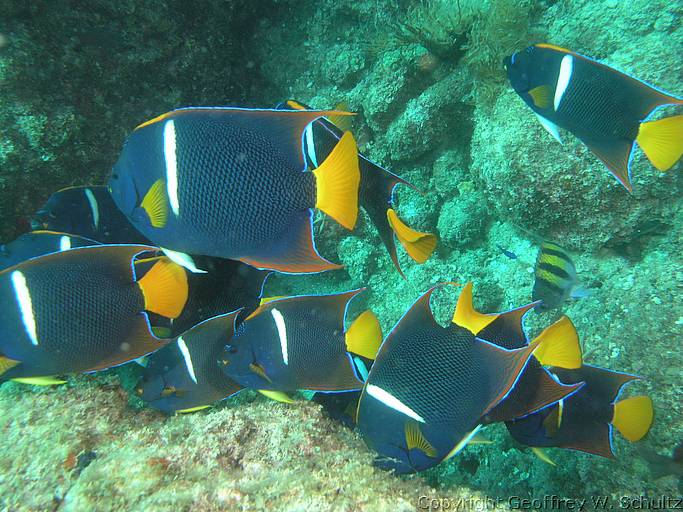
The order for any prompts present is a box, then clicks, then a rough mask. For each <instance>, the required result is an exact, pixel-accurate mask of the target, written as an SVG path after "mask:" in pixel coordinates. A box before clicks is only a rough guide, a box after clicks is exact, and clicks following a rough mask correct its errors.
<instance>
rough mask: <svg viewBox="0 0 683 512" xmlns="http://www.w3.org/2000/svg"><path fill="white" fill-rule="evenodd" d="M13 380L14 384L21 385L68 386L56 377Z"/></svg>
mask: <svg viewBox="0 0 683 512" xmlns="http://www.w3.org/2000/svg"><path fill="white" fill-rule="evenodd" d="M11 380H12V382H19V383H20V384H31V385H32V386H58V385H60V384H66V381H65V380H62V379H59V378H57V377H54V376H46V377H17V378H16V379H11Z"/></svg>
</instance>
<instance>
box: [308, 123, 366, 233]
mask: <svg viewBox="0 0 683 512" xmlns="http://www.w3.org/2000/svg"><path fill="white" fill-rule="evenodd" d="M313 174H314V175H315V178H316V190H317V192H316V203H315V207H316V208H318V209H319V210H322V211H323V212H325V213H326V214H327V215H329V216H330V217H332V218H333V219H334V220H336V221H337V222H338V223H339V224H341V225H342V226H344V227H345V228H346V229H348V230H352V229H353V228H354V227H355V226H356V220H357V219H358V189H359V187H360V168H359V167H358V147H357V146H356V141H355V140H354V139H353V135H351V132H346V133H345V134H344V135H343V136H342V138H341V139H339V142H338V143H337V145H336V146H335V148H334V149H333V150H332V152H331V153H330V154H329V156H328V157H327V158H326V159H325V161H324V162H323V163H322V164H320V167H318V168H317V169H315V170H314V171H313Z"/></svg>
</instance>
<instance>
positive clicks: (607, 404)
mask: <svg viewBox="0 0 683 512" xmlns="http://www.w3.org/2000/svg"><path fill="white" fill-rule="evenodd" d="M551 371H552V372H553V374H555V375H556V377H557V378H558V380H560V381H561V382H563V383H565V384H573V383H578V382H585V385H584V386H583V387H582V388H581V389H579V390H578V391H577V392H576V393H574V394H573V395H571V396H569V397H568V398H566V399H565V400H562V401H560V402H558V403H556V404H553V405H552V406H550V407H547V408H545V409H542V410H541V411H538V412H536V413H534V414H531V415H528V416H525V417H522V418H519V419H516V420H514V421H509V422H507V423H506V425H507V428H508V431H509V432H510V434H511V435H512V437H513V438H514V439H515V440H517V441H518V442H520V443H522V444H525V445H528V446H533V447H560V448H569V449H573V450H581V451H584V452H588V453H593V454H595V455H601V456H603V457H608V458H612V457H613V456H614V453H613V449H612V429H613V426H615V427H616V428H617V429H619V430H620V431H621V432H622V434H624V436H625V437H626V438H627V439H629V440H631V441H636V440H638V439H640V438H642V437H643V436H644V435H645V434H646V433H647V431H648V430H649V428H650V425H651V424H652V414H653V413H652V402H651V400H650V399H649V398H648V397H645V396H637V397H631V398H627V399H625V400H619V394H620V392H621V389H622V388H623V386H624V385H625V384H627V383H628V382H631V381H633V380H635V379H638V377H636V376H635V375H629V374H626V373H620V372H614V371H611V370H605V369H602V368H597V367H594V366H590V365H583V366H582V367H581V368H579V369H575V370H567V369H562V368H551Z"/></svg>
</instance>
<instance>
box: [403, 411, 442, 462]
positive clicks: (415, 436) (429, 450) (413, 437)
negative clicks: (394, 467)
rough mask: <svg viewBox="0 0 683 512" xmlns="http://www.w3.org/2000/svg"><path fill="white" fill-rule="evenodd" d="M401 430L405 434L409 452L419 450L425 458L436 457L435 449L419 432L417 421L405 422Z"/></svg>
mask: <svg viewBox="0 0 683 512" xmlns="http://www.w3.org/2000/svg"><path fill="white" fill-rule="evenodd" d="M403 430H404V434H405V440H406V446H407V447H408V450H409V451H410V450H420V451H421V452H422V453H424V454H425V455H426V456H427V457H432V458H435V457H436V453H437V452H436V449H435V448H434V447H433V446H432V444H431V443H430V442H429V441H428V440H427V438H426V437H425V436H424V434H423V433H422V431H421V430H420V424H419V423H418V422H417V421H414V420H408V421H406V422H405V426H404V428H403Z"/></svg>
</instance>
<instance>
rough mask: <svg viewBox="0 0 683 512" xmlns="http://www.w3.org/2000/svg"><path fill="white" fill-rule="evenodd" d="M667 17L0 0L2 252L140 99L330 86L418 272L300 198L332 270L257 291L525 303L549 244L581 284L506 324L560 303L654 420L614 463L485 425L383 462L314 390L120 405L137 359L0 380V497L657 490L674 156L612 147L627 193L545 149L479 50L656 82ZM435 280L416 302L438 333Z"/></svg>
mask: <svg viewBox="0 0 683 512" xmlns="http://www.w3.org/2000/svg"><path fill="white" fill-rule="evenodd" d="M682 19H683V2H681V1H680V0H677V1H675V2H671V1H664V0H654V1H652V0H634V1H631V2H617V1H614V0H600V1H589V0H579V1H572V2H569V1H525V0H522V1H513V0H488V1H483V2H475V1H470V0H459V1H446V0H431V1H430V0H424V1H419V2H407V1H390V0H380V1H367V2H363V1H361V2H352V1H348V0H334V1H332V0H325V1H307V2H293V1H288V0H280V1H274V0H273V1H265V0H262V1H257V2H246V1H237V2H229V3H226V2H220V1H213V0H203V1H201V2H182V1H179V0H170V1H168V2H164V3H158V2H134V1H123V2H115V3H112V2H103V1H95V2H88V3H82V2H72V3H69V4H68V5H66V4H64V3H60V2H33V3H26V2H19V1H14V0H11V1H9V2H5V3H4V4H3V6H2V10H1V12H0V20H1V21H2V23H1V24H0V27H1V28H0V77H1V80H0V123H1V124H2V127H3V129H2V137H1V138H0V197H1V198H2V199H1V200H0V218H1V219H2V221H1V222H0V240H1V241H2V243H8V242H10V241H11V240H13V239H15V238H16V237H17V236H19V235H20V234H22V233H23V232H25V231H27V230H28V229H30V225H31V224H30V221H31V217H32V215H33V213H34V212H36V211H38V210H39V209H40V208H41V207H42V206H43V205H44V204H45V202H46V201H47V199H48V198H49V196H50V195H51V194H52V193H53V192H55V191H56V190H58V189H61V188H64V187H68V186H81V185H104V184H105V183H106V179H107V176H108V175H109V173H110V171H111V168H112V166H113V164H114V163H115V162H116V159H117V158H118V155H119V153H120V150H121V146H122V143H123V141H124V139H125V138H126V137H127V136H128V135H129V134H130V132H131V131H132V129H133V128H134V127H135V126H137V125H138V124H140V123H142V122H144V121H147V120H149V119H151V118H153V117H155V116H157V115H159V114H161V113H163V112H167V111H170V110H172V109H174V108H178V107H182V106H189V105H193V106H240V107H261V108H274V107H275V105H277V104H278V103H279V102H281V101H284V100H285V99H288V98H295V99H297V100H299V101H301V102H302V103H304V104H306V105H310V106H311V107H313V108H320V109H329V108H333V107H334V106H335V105H337V104H339V103H340V102H345V103H346V105H347V106H348V107H347V108H348V109H349V110H350V111H352V112H356V113H357V115H356V116H355V117H354V119H353V124H352V126H351V130H352V132H353V134H354V137H355V139H356V141H357V143H358V147H359V150H360V152H361V153H362V154H363V155H365V156H366V157H368V158H369V159H370V160H371V161H373V162H374V163H376V164H378V165H381V166H382V167H383V168H386V169H387V170H389V171H391V172H393V173H395V174H397V175H399V176H400V177H401V178H403V179H405V180H407V181H409V182H410V183H411V184H413V185H414V186H415V187H416V188H417V189H418V191H416V190H413V189H411V188H410V187H407V186H404V185H399V186H397V188H396V189H395V192H394V203H395V209H396V212H397V213H398V214H399V215H400V218H401V219H402V220H403V221H404V222H405V224H406V225H407V226H409V227H410V228H412V229H413V230H416V231H419V232H422V233H434V234H436V235H438V240H439V243H438V246H437V248H436V250H435V251H434V253H433V254H432V255H431V258H429V259H428V260H427V262H426V263H424V264H422V265H418V264H416V263H415V262H413V261H412V259H411V258H410V257H409V256H408V254H406V252H405V251H404V249H403V248H402V247H400V246H399V247H398V257H399V260H400V264H401V268H402V270H403V272H404V273H405V277H406V278H405V279H403V278H402V277H401V275H400V274H399V273H398V272H397V271H396V269H395V266H394V264H393V263H392V261H391V258H390V257H389V255H388V253H387V251H386V249H385V247H384V245H383V244H382V242H381V240H380V238H379V236H378V233H377V231H376V229H375V227H374V226H373V223H372V222H371V220H370V218H369V217H368V216H367V214H366V213H363V210H362V209H361V210H360V214H359V218H358V223H357V226H356V229H355V230H354V231H353V232H351V233H349V232H346V231H345V230H344V229H343V228H341V227H339V226H337V225H336V224H335V223H334V222H333V221H332V220H331V219H326V218H325V217H324V216H322V215H321V216H319V217H317V218H316V219H315V220H314V232H315V237H316V238H315V241H316V246H317V249H318V250H319V251H320V253H321V254H322V255H324V256H325V257H326V258H328V259H330V260H332V261H334V262H336V263H341V264H343V265H344V266H345V270H336V271H331V272H326V273H324V274H320V275H310V276H283V275H274V276H271V277H270V278H268V280H267V282H266V287H265V296H282V295H305V294H331V293H338V292H341V291H344V290H353V289H357V288H359V287H363V286H364V287H367V289H368V291H366V292H365V293H364V298H363V300H362V301H359V303H358V304H355V303H352V304H351V306H350V308H349V318H350V319H353V318H356V317H357V316H358V314H359V313H360V311H362V309H366V308H369V309H371V310H372V311H373V312H374V313H375V314H376V315H377V317H378V318H379V320H380V323H381V325H382V328H383V331H384V333H385V334H386V333H388V332H389V331H390V330H391V327H392V326H393V325H394V324H395V323H396V322H397V321H398V320H399V318H401V316H402V315H403V314H404V313H405V311H406V310H407V309H408V308H409V306H410V305H411V304H412V303H413V302H414V301H415V299H416V298H417V297H418V296H419V295H420V293H422V292H424V291H425V290H426V289H428V288H429V287H430V286H431V285H433V284H435V283H437V282H442V281H458V282H460V283H465V282H467V281H474V282H475V283H476V292H475V296H474V299H475V306H476V309H477V310H479V311H484V312H493V311H504V310H507V309H510V308H512V307H516V306H520V305H523V304H526V303H528V302H529V301H530V300H531V294H532V289H533V287H534V280H535V276H534V268H535V265H536V262H537V254H538V251H539V247H540V246H541V243H542V242H543V241H546V240H547V241H552V242H555V243H557V244H559V245H561V246H562V248H563V250H564V251H567V254H571V260H572V261H573V264H574V265H575V267H576V273H577V280H578V283H579V284H580V286H581V287H582V288H584V289H586V290H589V291H590V293H588V294H587V295H586V296H584V297H583V298H572V297H568V298H567V299H566V300H565V301H564V302H563V303H562V304H561V305H560V306H559V308H555V309H553V310H550V311H544V312H532V313H530V314H528V315H527V316H526V318H525V325H526V328H527V331H528V334H529V337H530V338H533V335H535V334H538V333H539V332H541V331H542V330H543V329H544V328H545V327H547V326H548V325H550V324H552V322H553V321H554V320H555V319H556V318H557V317H559V316H560V313H564V314H566V315H567V316H569V317H570V318H571V319H572V321H573V323H574V325H575V326H576V329H577V331H578V332H579V334H580V339H581V342H582V345H583V352H584V360H585V361H586V362H589V363H590V364H592V365H596V366H599V367H604V368H610V369H613V370H619V371H623V372H627V373H629V374H635V375H638V376H641V377H643V378H644V379H645V380H642V381H639V382H637V383H634V384H631V385H630V386H632V387H633V391H631V390H629V393H631V394H633V393H637V394H646V395H649V396H650V397H652V400H653V402H654V408H655V412H656V418H655V421H654V424H653V426H652V429H651V431H650V433H649V434H648V436H647V437H646V438H645V439H644V440H643V441H641V445H642V446H643V447H644V448H645V449H646V450H649V451H642V450H637V449H636V447H635V446H634V445H633V444H631V443H629V442H625V441H624V439H622V438H620V437H619V436H618V435H615V436H614V451H615V453H616V458H615V459H613V460H607V459H602V458H599V457H595V456H591V455H588V454H583V453H580V452H574V451H565V450H560V449H552V448H551V449H549V450H548V451H547V452H546V453H547V454H548V455H549V456H550V458H551V460H552V461H553V462H554V463H555V464H556V465H550V464H547V463H546V462H543V461H542V460H540V459H539V458H537V457H535V456H534V455H533V454H532V453H531V451H530V450H529V449H528V448H525V447H524V446H523V445H521V444H518V443H516V442H514V441H513V440H512V439H511V437H510V436H509V435H508V433H507V431H506V429H505V427H504V426H503V425H501V424H496V425H491V426H489V427H487V428H486V430H485V432H486V437H487V438H488V439H489V440H490V441H492V444H470V445H469V446H467V447H466V448H465V449H464V450H463V451H462V452H461V453H460V454H458V455H457V456H455V457H454V458H452V459H450V460H449V461H448V462H446V463H443V464H441V465H439V466H437V467H435V468H433V469H430V470H428V471H426V472H423V473H420V474H418V475H417V476H414V477H396V476H393V475H391V474H389V473H385V472H382V471H380V470H378V469H375V468H374V467H373V465H372V459H373V457H374V454H373V452H372V451H370V450H368V449H367V448H366V447H365V445H364V444H363V442H362V441H361V440H360V439H359V438H358V437H356V436H355V434H354V433H353V432H352V431H351V430H349V429H347V428H346V427H344V426H343V425H342V423H340V422H338V421H336V420H335V419H331V418H330V417H328V414H327V413H326V412H325V411H324V410H323V409H322V408H321V407H320V406H319V405H317V404H316V403H315V402H313V401H305V400H298V401H297V402H296V403H295V404H277V403H275V402H272V401H269V400H266V399H265V398H262V397H260V396H258V395H257V394H255V393H253V392H251V391H247V392H243V393H241V394H240V395H238V396H236V397H233V398H231V399H229V400H226V401H223V402H221V403H220V404H219V405H218V406H216V407H214V408H212V409H209V410H208V411H205V412H198V413H195V414H190V415H178V416H170V417H169V416H165V415H163V414H161V413H158V412H157V411H154V410H153V409H150V408H147V407H141V404H140V402H137V401H135V398H129V394H128V393H127V392H126V391H124V389H125V390H128V391H132V390H133V388H134V387H135V383H136V382H137V379H138V377H139V371H138V370H136V369H135V368H134V367H133V366H131V365H127V366H123V367H121V368H118V369H113V370H108V371H106V372H103V373H98V374H91V375H82V376H70V377H68V382H67V384H65V385H62V386H54V387H29V386H25V385H21V384H16V383H5V384H3V385H2V387H0V425H1V428H2V432H3V434H4V440H5V448H6V449H5V450H3V451H2V453H1V454H0V468H2V478H0V490H2V493H1V494H0V496H2V498H0V503H1V504H2V508H4V509H8V510H46V509H62V510H90V509H92V510H177V509H183V508H191V507H192V508H196V507H200V508H202V509H206V510H240V509H242V510H254V509H297V508H299V509H300V508H307V509H308V508H311V509H313V508H318V509H322V510H359V509H360V510H383V509H392V510H394V509H396V510H401V509H405V510H414V509H415V508H416V507H419V506H423V505H424V504H425V503H427V502H425V501H424V500H423V501H419V499H420V496H427V497H429V498H444V499H447V500H451V501H450V503H456V502H457V500H458V499H459V498H462V499H464V500H467V499H471V500H476V499H482V500H484V499H485V498H486V497H489V498H491V499H492V500H493V501H494V502H495V503H497V504H499V505H500V506H501V507H503V508H506V507H508V506H511V505H512V506H514V505H515V503H517V502H511V501H510V497H512V496H517V497H520V498H538V499H542V498H543V497H544V496H547V495H558V496H559V497H560V498H586V499H589V500H590V497H591V496H602V495H609V496H611V497H613V498H614V499H615V500H618V499H619V498H620V497H622V496H626V497H633V499H636V498H637V497H640V496H649V497H651V498H656V497H659V496H664V497H676V496H680V493H681V490H680V467H679V465H677V464H680V462H677V461H675V460H673V459H671V457H670V455H671V453H672V450H674V448H675V447H676V446H679V444H680V440H681V435H682V434H683V427H682V424H681V418H682V417H683V416H682V413H683V410H682V408H683V401H681V396H682V395H683V378H682V377H681V368H683V354H682V352H681V350H680V348H681V344H680V340H681V337H682V336H683V301H681V299H680V297H681V293H682V292H683V263H682V262H681V257H680V254H681V252H682V250H683V227H682V226H683V202H682V201H681V193H682V192H683V173H681V171H682V170H683V169H682V168H681V167H682V165H683V164H681V162H680V161H679V162H678V163H677V164H675V165H674V167H673V168H672V169H671V170H670V171H668V172H666V173H661V172H660V171H658V170H656V169H655V168H654V167H653V166H652V165H651V164H650V162H649V161H648V159H647V157H646V156H645V155H644V154H643V152H642V151H641V150H640V149H636V151H635V154H634V157H633V159H632V162H631V170H632V173H631V182H632V185H633V191H632V193H628V192H627V191H626V190H625V189H624V187H623V186H622V185H621V184H620V183H619V182H618V181H617V180H615V179H614V178H613V177H612V176H611V175H610V173H609V172H607V170H606V168H605V165H604V164H603V163H602V162H601V161H600V160H599V159H598V158H597V157H596V156H595V154H594V153H593V152H591V150H590V149H589V148H588V147H586V146H585V145H584V144H582V143H581V142H580V141H579V140H578V139H576V138H575V137H574V136H573V135H572V133H570V131H562V135H563V139H564V145H560V144H559V143H557V142H556V141H555V140H553V138H552V137H551V136H550V135H549V134H548V133H547V132H546V130H544V128H543V126H542V125H541V124H540V123H538V122H537V120H536V119H535V118H536V116H535V115H534V113H533V112H532V111H531V109H530V108H529V107H528V106H527V105H526V104H525V103H524V101H522V99H521V98H520V97H519V96H518V94H517V93H516V92H515V90H514V89H513V88H512V87H511V85H510V83H509V82H508V79H507V76H506V72H505V69H504V67H503V64H502V63H503V59H504V58H505V57H509V56H511V55H513V54H514V53H515V52H517V51H523V50H524V49H525V48H527V47H528V46H530V45H532V44H535V43H543V42H549V43H553V44H556V45H558V46H560V47H562V48H568V49H570V50H572V51H575V52H577V53H578V54H581V55H586V56H589V57H591V58H594V59H597V60H598V61H600V62H602V63H604V64H607V65H609V66H611V67H613V68H614V69H617V70H619V71H621V72H626V73H628V74H629V75H631V76H634V77H637V78H639V79H641V80H644V81H646V82H647V83H648V84H653V85H656V86H657V87H658V88H659V89H661V90H664V91H667V92H668V93H671V94H674V95H677V96H679V97H680V96H681V95H682V94H683V86H682V83H683V61H682V60H681V47H683V24H682V23H681V20H682ZM676 114H679V115H680V114H681V111H680V107H678V108H667V109H664V110H661V111H659V112H658V113H657V115H656V117H655V118H654V119H659V118H662V117H667V116H673V115H676ZM560 129H562V127H560ZM89 207H91V206H90V205H89ZM397 245H398V244H397ZM500 247H502V248H503V249H504V250H505V251H508V252H509V253H511V254H514V255H515V256H516V258H514V259H512V258H510V257H507V256H506V254H507V253H503V252H501V251H502V250H501V249H500ZM457 293H458V292H457V290H456V291H450V290H444V291H440V292H438V293H436V294H435V296H434V299H433V301H432V308H433V310H434V314H435V317H436V319H437V320H438V321H439V322H440V323H441V324H442V325H446V324H447V323H448V322H449V321H450V318H451V315H452V313H453V311H452V308H453V304H454V303H455V296H456V295H457ZM255 295H257V294H253V296H252V299H253V298H254V296H255ZM3 306H4V304H3ZM361 308H362V309H361ZM347 326H348V323H347ZM627 389H628V388H627ZM643 453H648V454H650V455H648V456H647V457H645V456H643V455H642V454H643ZM93 454H94V455H93ZM657 454H660V457H661V456H664V457H666V459H665V460H664V462H662V459H661V458H657V456H656V455H657ZM653 461H655V462H653ZM663 466H666V467H667V469H666V470H662V467H663ZM671 468H673V469H671ZM677 468H678V469H677ZM629 499H630V498H629ZM421 504H422V505H421ZM613 504H615V506H616V505H617V504H618V501H614V502H613Z"/></svg>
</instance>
